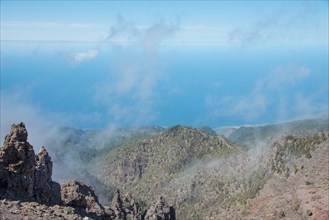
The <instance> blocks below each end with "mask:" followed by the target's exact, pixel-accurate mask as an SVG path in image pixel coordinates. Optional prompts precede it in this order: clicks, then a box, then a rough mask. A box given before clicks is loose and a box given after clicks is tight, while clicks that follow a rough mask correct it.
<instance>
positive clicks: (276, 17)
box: [228, 2, 327, 47]
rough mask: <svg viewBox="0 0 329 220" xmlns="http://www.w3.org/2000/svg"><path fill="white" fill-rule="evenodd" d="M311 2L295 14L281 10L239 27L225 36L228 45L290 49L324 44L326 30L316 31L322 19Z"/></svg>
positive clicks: (292, 11)
mask: <svg viewBox="0 0 329 220" xmlns="http://www.w3.org/2000/svg"><path fill="white" fill-rule="evenodd" d="M318 10H319V9H318V8H317V7H316V5H315V4H312V2H303V3H302V4H299V5H298V7H295V8H294V10H290V8H285V6H284V5H283V6H282V7H280V8H278V9H277V10H275V11H274V12H272V13H271V14H267V15H266V16H263V17H260V18H259V19H258V20H256V21H254V22H253V23H251V24H250V25H245V26H240V27H237V28H234V29H233V30H231V31H230V32H229V34H228V42H230V43H232V44H235V45H240V46H242V47H249V46H255V45H263V44H267V43H270V44H271V45H277V44H278V43H279V44H281V45H282V44H283V43H284V44H286V43H288V45H291V44H293V43H296V42H298V46H300V44H301V43H306V42H315V41H316V42H319V41H320V42H321V43H325V44H326V43H327V42H326V38H327V37H326V36H327V30H326V29H323V28H319V26H321V25H320V23H321V22H322V20H323V18H321V17H320V16H319V13H318Z"/></svg>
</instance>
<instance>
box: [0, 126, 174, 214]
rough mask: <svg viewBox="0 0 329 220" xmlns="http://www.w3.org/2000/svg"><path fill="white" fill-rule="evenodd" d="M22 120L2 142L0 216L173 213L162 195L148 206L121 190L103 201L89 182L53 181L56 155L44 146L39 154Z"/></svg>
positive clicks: (0, 152)
mask: <svg viewBox="0 0 329 220" xmlns="http://www.w3.org/2000/svg"><path fill="white" fill-rule="evenodd" d="M27 137H28V134H27V130H26V128H25V125H24V123H22V122H21V123H19V124H17V125H15V124H14V125H12V127H11V131H10V133H9V134H8V135H7V136H6V137H5V141H4V144H3V146H2V148H0V218H1V219H26V217H28V219H49V218H52V219H89V218H92V219H127V218H129V219H136V220H137V219H138V220H139V219H160V220H161V219H163V220H173V219H175V209H174V208H173V207H172V206H169V205H168V204H167V203H166V202H165V200H164V198H163V197H160V198H159V201H158V202H157V203H156V205H155V206H152V207H151V208H150V209H149V210H148V211H143V210H142V209H141V208H140V206H139V204H138V203H137V202H135V200H134V199H133V198H132V197H131V196H130V195H129V194H127V195H126V196H124V197H122V196H121V195H120V192H119V191H118V190H117V192H116V193H115V196H114V198H113V201H112V205H111V207H103V206H102V205H101V204H100V203H99V201H98V197H97V196H96V195H95V193H94V190H93V189H92V187H91V186H89V185H86V184H84V183H82V182H80V181H77V180H73V181H69V182H66V183H63V184H59V183H57V182H55V181H52V178H51V176H52V167H53V164H52V161H51V157H50V156H49V154H48V152H47V150H46V149H45V148H44V147H41V149H40V151H39V153H38V154H37V155H35V153H34V150H33V146H32V145H31V144H29V142H28V141H27Z"/></svg>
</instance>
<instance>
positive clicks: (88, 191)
mask: <svg viewBox="0 0 329 220" xmlns="http://www.w3.org/2000/svg"><path fill="white" fill-rule="evenodd" d="M61 198H62V202H63V204H64V205H68V206H71V207H73V208H79V209H83V210H85V211H86V213H94V214H96V215H104V208H103V207H102V205H101V204H100V203H99V202H98V197H97V196H96V195H95V192H94V190H93V189H92V187H91V186H89V185H86V184H84V183H82V182H79V181H77V180H72V181H69V182H66V183H63V184H61Z"/></svg>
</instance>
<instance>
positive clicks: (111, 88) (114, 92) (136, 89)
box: [95, 15, 178, 124]
mask: <svg viewBox="0 0 329 220" xmlns="http://www.w3.org/2000/svg"><path fill="white" fill-rule="evenodd" d="M177 29H178V26H177V25H171V24H165V23H160V24H154V25H151V26H143V27H139V26H136V25H135V24H133V22H129V21H127V20H125V19H124V18H123V17H122V16H121V15H120V16H118V18H117V22H115V24H114V25H113V26H112V27H111V29H110V33H109V35H108V36H107V38H106V39H107V42H108V43H109V44H111V45H112V46H113V52H114V53H115V56H114V57H115V58H114V59H113V60H111V61H110V63H111V66H112V71H111V72H112V75H111V77H109V78H111V80H104V82H103V84H102V85H101V86H99V87H98V88H97V91H96V93H95V101H96V102H97V104H99V105H103V106H104V107H105V108H107V112H108V117H109V118H111V120H112V122H113V123H122V122H123V123H126V124H127V123H128V124H145V123H148V122H151V121H152V120H154V119H155V118H156V116H157V111H156V104H157V102H158V98H157V95H158V94H157V89H156V88H157V87H158V86H159V84H160V83H163V82H164V77H163V75H164V71H165V67H166V63H165V62H164V61H163V60H162V59H160V56H159V54H158V49H159V47H160V46H161V45H162V43H163V42H164V41H165V40H166V39H169V38H170V37H171V36H172V35H173V34H174V33H175V31H176V30H177ZM136 51H138V52H137V53H136ZM137 54H138V55H137Z"/></svg>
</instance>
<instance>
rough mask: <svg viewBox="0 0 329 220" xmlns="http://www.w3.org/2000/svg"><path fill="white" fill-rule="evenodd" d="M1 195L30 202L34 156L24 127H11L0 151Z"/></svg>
mask: <svg viewBox="0 0 329 220" xmlns="http://www.w3.org/2000/svg"><path fill="white" fill-rule="evenodd" d="M0 170H1V171H0V172H1V173H0V174H1V178H0V188H1V192H2V193H1V195H3V196H5V197H8V198H11V199H15V198H19V199H22V200H30V198H32V196H33V187H34V170H35V155H34V151H33V147H32V145H30V144H29V143H28V142H27V131H26V129H25V125H24V124H23V123H20V124H18V125H13V126H12V127H11V131H10V133H9V134H8V135H7V136H6V137H5V141H4V144H3V147H2V148H1V149H0Z"/></svg>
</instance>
